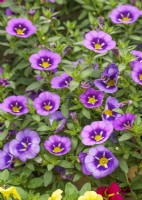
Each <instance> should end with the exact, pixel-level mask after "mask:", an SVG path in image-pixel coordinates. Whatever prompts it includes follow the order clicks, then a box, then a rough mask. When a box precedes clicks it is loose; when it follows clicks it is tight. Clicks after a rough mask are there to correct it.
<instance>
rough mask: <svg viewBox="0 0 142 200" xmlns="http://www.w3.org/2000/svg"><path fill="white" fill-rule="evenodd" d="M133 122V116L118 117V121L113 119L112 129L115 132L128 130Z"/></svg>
mask: <svg viewBox="0 0 142 200" xmlns="http://www.w3.org/2000/svg"><path fill="white" fill-rule="evenodd" d="M134 120H135V115H134V114H130V113H127V114H124V115H122V116H120V117H119V118H118V119H115V120H114V122H113V127H114V129H115V130H116V131H123V130H129V129H131V128H132V126H133V123H134Z"/></svg>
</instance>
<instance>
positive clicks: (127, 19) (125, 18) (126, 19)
mask: <svg viewBox="0 0 142 200" xmlns="http://www.w3.org/2000/svg"><path fill="white" fill-rule="evenodd" d="M122 21H124V22H126V21H130V18H129V17H123V18H122Z"/></svg>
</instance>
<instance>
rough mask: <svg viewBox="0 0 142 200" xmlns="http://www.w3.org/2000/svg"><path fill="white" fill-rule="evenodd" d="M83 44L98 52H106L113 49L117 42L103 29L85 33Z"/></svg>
mask: <svg viewBox="0 0 142 200" xmlns="http://www.w3.org/2000/svg"><path fill="white" fill-rule="evenodd" d="M83 45H84V46H85V47H86V48H87V49H90V50H93V51H95V52H97V53H104V52H107V51H108V50H111V49H113V48H114V47H115V46H116V42H115V41H114V40H112V37H111V36H110V35H109V34H107V33H105V32H103V31H98V32H97V31H90V32H88V33H86V34H85V39H84V40H83Z"/></svg>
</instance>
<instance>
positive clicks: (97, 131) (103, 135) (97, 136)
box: [81, 121, 113, 146]
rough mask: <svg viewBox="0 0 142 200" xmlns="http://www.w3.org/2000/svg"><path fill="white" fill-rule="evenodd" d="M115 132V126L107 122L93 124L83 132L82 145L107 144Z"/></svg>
mask: <svg viewBox="0 0 142 200" xmlns="http://www.w3.org/2000/svg"><path fill="white" fill-rule="evenodd" d="M112 131H113V126H112V125H111V124H110V123H107V122H105V121H96V122H92V123H91V124H90V125H87V126H85V127H84V128H83V130H82V132H81V137H82V143H83V144H85V145H88V146H90V145H94V144H101V143H103V142H105V141H106V140H107V139H108V138H109V136H110V134H111V133H112Z"/></svg>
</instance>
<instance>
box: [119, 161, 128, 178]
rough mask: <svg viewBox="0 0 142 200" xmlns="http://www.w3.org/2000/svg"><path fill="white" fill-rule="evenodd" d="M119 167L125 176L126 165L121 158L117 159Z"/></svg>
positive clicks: (126, 171)
mask: <svg viewBox="0 0 142 200" xmlns="http://www.w3.org/2000/svg"><path fill="white" fill-rule="evenodd" d="M119 166H120V168H121V169H122V170H123V171H124V172H125V173H126V174H127V173H128V165H127V162H126V161H125V160H124V159H123V158H119Z"/></svg>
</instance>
